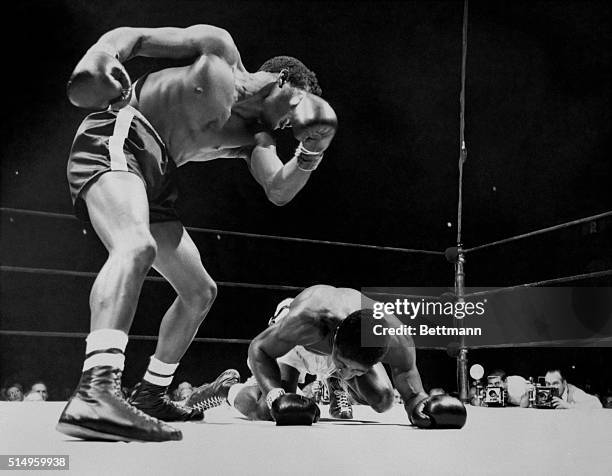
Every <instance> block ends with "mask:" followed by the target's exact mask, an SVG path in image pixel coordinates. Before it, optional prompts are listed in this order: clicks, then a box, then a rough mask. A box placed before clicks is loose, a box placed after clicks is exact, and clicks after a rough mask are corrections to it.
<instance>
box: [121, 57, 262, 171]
mask: <svg viewBox="0 0 612 476" xmlns="http://www.w3.org/2000/svg"><path fill="white" fill-rule="evenodd" d="M248 75H249V73H247V72H246V71H245V70H244V68H243V67H242V65H241V64H240V65H230V64H228V62H227V61H226V60H224V59H222V58H219V57H218V56H214V55H202V56H200V57H199V58H198V59H196V60H195V61H194V63H193V64H192V65H190V66H184V67H179V68H168V69H164V70H161V71H158V72H155V73H152V74H150V75H148V76H146V77H145V78H143V79H142V80H144V84H142V85H141V86H142V89H141V91H140V95H139V98H138V100H137V99H136V97H132V100H131V102H130V104H131V105H132V106H133V107H135V108H137V109H138V110H139V111H140V112H141V113H142V114H143V115H144V116H145V117H146V118H147V119H148V120H149V122H150V123H151V124H152V125H153V127H154V128H155V130H156V131H157V132H158V133H159V135H160V136H161V138H162V140H163V141H164V143H165V144H166V146H167V148H168V151H169V153H170V156H171V157H172V158H173V160H174V161H175V162H176V164H177V165H182V164H184V163H186V162H190V161H207V160H213V159H216V158H219V157H235V156H241V157H247V156H248V154H246V153H245V150H246V149H245V146H252V145H254V143H255V141H254V137H253V136H254V131H255V127H254V126H257V122H256V121H255V120H253V119H251V120H249V119H245V118H243V117H241V116H240V115H239V114H238V113H232V107H233V106H234V105H235V104H236V103H237V102H238V101H240V100H241V99H243V97H244V95H245V94H244V92H242V94H241V91H240V87H239V84H240V83H241V82H245V81H247V77H248ZM142 80H141V81H142Z"/></svg>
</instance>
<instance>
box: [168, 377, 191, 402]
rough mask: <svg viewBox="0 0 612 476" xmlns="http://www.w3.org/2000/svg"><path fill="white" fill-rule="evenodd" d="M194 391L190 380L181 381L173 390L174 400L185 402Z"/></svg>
mask: <svg viewBox="0 0 612 476" xmlns="http://www.w3.org/2000/svg"><path fill="white" fill-rule="evenodd" d="M192 393H193V385H191V384H190V383H189V382H181V383H179V385H178V387H176V389H175V390H174V392H173V395H172V396H173V400H174V401H175V402H185V401H187V399H188V398H189V397H191V394H192Z"/></svg>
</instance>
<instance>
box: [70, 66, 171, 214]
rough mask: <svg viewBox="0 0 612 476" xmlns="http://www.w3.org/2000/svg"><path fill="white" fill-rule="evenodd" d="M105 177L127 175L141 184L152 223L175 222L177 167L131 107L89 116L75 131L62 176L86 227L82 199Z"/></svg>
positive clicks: (139, 114)
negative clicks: (85, 193) (65, 176)
mask: <svg viewBox="0 0 612 476" xmlns="http://www.w3.org/2000/svg"><path fill="white" fill-rule="evenodd" d="M143 80H144V78H142V79H141V80H140V81H139V82H138V83H143V82H144V81H143ZM137 86H139V84H137ZM138 89H140V88H138ZM135 92H136V93H139V92H140V91H139V90H138V91H135ZM110 171H124V172H131V173H133V174H136V175H138V176H139V177H140V178H141V179H142V181H143V183H144V185H145V188H146V191H147V198H148V200H149V219H150V221H151V222H152V223H153V222H160V221H171V220H178V215H177V213H176V210H175V209H174V202H175V200H176V196H177V190H176V182H175V178H174V176H175V171H176V165H175V163H174V161H173V160H172V159H171V158H170V157H169V155H168V152H167V150H166V146H165V145H164V143H163V142H162V140H161V138H160V137H159V134H158V133H157V132H156V131H155V129H153V126H152V125H151V124H150V123H149V121H147V119H146V118H145V117H144V116H143V115H142V114H141V113H140V112H139V111H138V110H136V109H135V108H133V107H131V106H126V107H124V108H122V109H120V110H118V111H114V110H111V109H109V110H106V111H102V112H95V113H93V114H90V115H89V116H87V117H86V118H85V119H84V120H83V122H82V123H81V125H80V127H79V129H78V130H77V133H76V136H75V138H74V142H73V143H72V149H71V151H70V157H69V159H68V167H67V175H68V183H69V184H70V194H71V196H72V202H73V204H74V211H75V215H76V216H77V217H78V218H80V219H82V220H84V221H89V216H88V213H87V207H86V205H85V202H84V200H83V193H84V191H85V190H86V189H87V187H88V186H90V185H91V184H92V183H93V182H94V181H95V180H96V179H98V178H99V177H100V176H101V175H102V174H104V173H106V172H110Z"/></svg>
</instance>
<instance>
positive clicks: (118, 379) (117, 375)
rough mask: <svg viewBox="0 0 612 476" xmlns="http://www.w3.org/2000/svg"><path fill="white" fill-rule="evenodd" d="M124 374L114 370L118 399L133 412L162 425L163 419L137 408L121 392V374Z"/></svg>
mask: <svg viewBox="0 0 612 476" xmlns="http://www.w3.org/2000/svg"><path fill="white" fill-rule="evenodd" d="M122 375H123V373H122V372H121V371H120V370H119V371H116V372H114V377H113V381H114V384H115V392H114V394H115V397H117V400H119V401H120V402H121V404H122V405H123V406H124V407H127V408H128V409H129V410H130V411H131V412H132V413H134V414H136V415H138V416H139V417H141V418H144V419H145V420H147V421H149V422H151V423H155V424H157V425H161V421H159V420H158V419H157V418H155V417H152V416H151V415H148V414H146V413H145V412H143V411H142V410H140V409H138V408H136V407H135V406H134V405H132V404H130V403H129V402H128V401H127V400H126V399H125V398H124V397H123V393H122V392H121V376H122Z"/></svg>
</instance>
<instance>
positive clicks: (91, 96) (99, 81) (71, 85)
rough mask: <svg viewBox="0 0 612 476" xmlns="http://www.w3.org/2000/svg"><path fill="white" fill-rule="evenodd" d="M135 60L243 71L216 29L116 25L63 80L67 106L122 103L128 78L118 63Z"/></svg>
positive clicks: (128, 88)
mask: <svg viewBox="0 0 612 476" xmlns="http://www.w3.org/2000/svg"><path fill="white" fill-rule="evenodd" d="M213 55H214V56H213ZM135 56H149V57H163V58H171V59H172V58H187V57H201V58H203V59H205V58H206V57H207V56H212V57H217V58H220V59H221V60H222V61H223V62H224V63H227V65H228V66H227V68H228V69H230V68H231V69H233V68H237V69H240V70H244V67H243V66H242V62H241V60H240V55H239V53H238V49H237V48H236V45H235V44H234V41H233V40H232V37H231V36H230V35H229V33H227V32H226V31H225V30H222V29H220V28H216V27H213V26H210V25H195V26H191V27H188V28H173V27H165V28H131V27H121V28H116V29H114V30H111V31H109V32H108V33H105V34H104V35H102V37H100V39H99V40H98V41H97V42H96V43H95V44H94V45H93V46H92V47H91V48H90V49H89V50H88V51H87V53H85V55H84V56H83V58H81V60H80V61H79V62H78V64H77V65H76V67H75V69H74V71H73V72H72V75H71V76H70V80H69V81H68V88H67V93H68V98H69V99H70V102H72V103H73V104H74V105H75V106H78V107H82V108H86V109H105V108H106V107H108V106H109V104H114V105H116V106H117V107H122V106H124V105H125V104H127V103H128V102H129V100H130V95H131V80H130V77H129V75H128V73H127V71H126V70H125V68H124V66H123V64H122V63H125V62H126V61H128V60H129V59H130V58H133V57H135ZM217 69H219V68H217ZM226 76H227V77H232V74H231V72H230V73H227V72H225V73H224V75H223V74H221V78H222V79H223V78H224V77H226Z"/></svg>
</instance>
